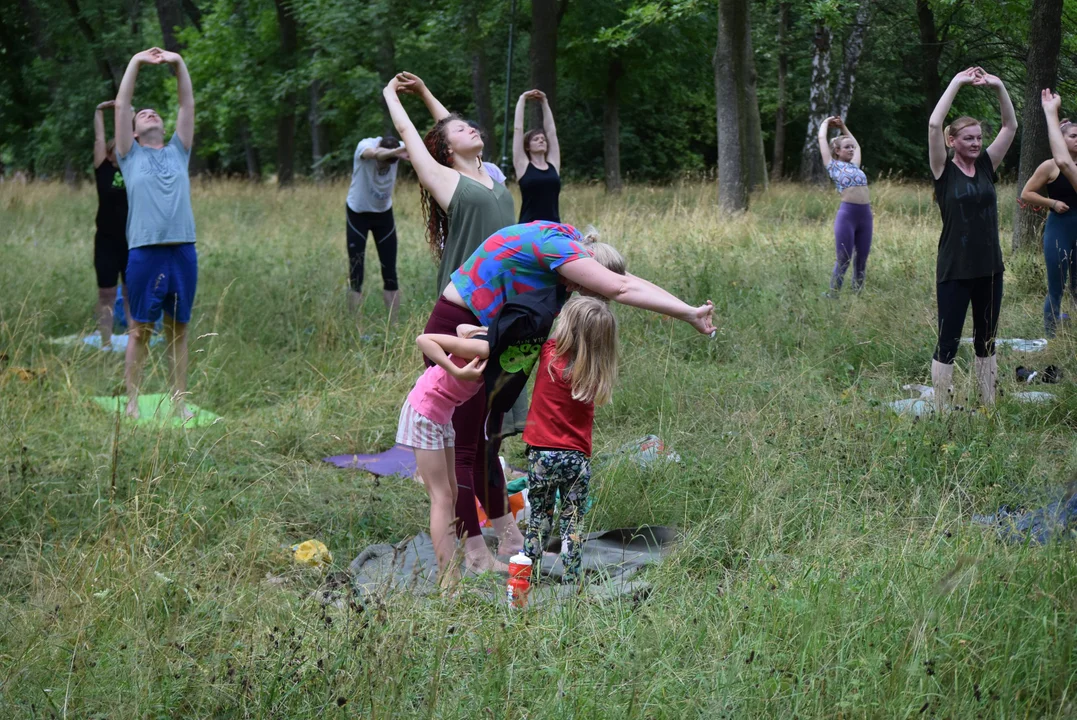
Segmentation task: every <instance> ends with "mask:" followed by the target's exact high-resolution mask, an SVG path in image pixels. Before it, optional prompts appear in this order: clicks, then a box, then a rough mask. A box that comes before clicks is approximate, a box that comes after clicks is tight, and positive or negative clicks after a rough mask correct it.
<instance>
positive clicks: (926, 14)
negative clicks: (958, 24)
mask: <svg viewBox="0 0 1077 720" xmlns="http://www.w3.org/2000/svg"><path fill="white" fill-rule="evenodd" d="M916 18H917V21H918V22H919V25H920V88H921V89H922V91H923V93H924V104H923V113H924V117H930V115H931V112H932V111H933V110H934V109H935V103H937V102H938V101H939V96H940V95H941V94H942V88H941V86H940V85H939V60H940V59H941V58H942V43H941V42H939V31H938V28H937V27H936V26H935V13H934V12H932V10H931V3H930V2H929V0H916Z"/></svg>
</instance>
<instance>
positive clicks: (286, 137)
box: [157, 0, 299, 188]
mask: <svg viewBox="0 0 1077 720" xmlns="http://www.w3.org/2000/svg"><path fill="white" fill-rule="evenodd" d="M157 1H158V2H161V0H157ZM286 2H287V0H273V3H274V5H276V7H277V23H278V25H279V27H280V61H281V70H282V71H285V72H287V71H289V70H293V69H294V68H295V52H296V48H297V47H298V45H299V28H298V27H297V25H296V22H295V17H294V16H293V15H292V10H291V8H290V7H289V6H288V5H286V4H285V3H286ZM297 102H298V97H297V93H296V91H295V88H289V89H288V90H287V91H286V92H285V93H284V96H283V97H281V99H280V104H279V105H278V107H277V186H278V187H282V188H283V187H287V186H289V185H291V184H292V180H293V177H294V174H295V106H296V103H297Z"/></svg>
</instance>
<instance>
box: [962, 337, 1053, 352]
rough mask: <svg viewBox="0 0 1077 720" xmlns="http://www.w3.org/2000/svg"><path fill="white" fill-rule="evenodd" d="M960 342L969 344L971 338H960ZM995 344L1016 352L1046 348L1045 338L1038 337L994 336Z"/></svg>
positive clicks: (1038, 350) (1037, 350)
mask: <svg viewBox="0 0 1077 720" xmlns="http://www.w3.org/2000/svg"><path fill="white" fill-rule="evenodd" d="M961 342H963V343H966V344H969V345H971V344H972V338H961ZM995 345H1005V346H1007V347H1009V348H1010V349H1011V350H1016V351H1017V352H1024V353H1030V352H1040V351H1041V350H1046V349H1047V340H1046V338H1038V339H1036V340H1026V339H1024V338H996V339H995Z"/></svg>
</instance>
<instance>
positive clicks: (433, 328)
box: [382, 73, 523, 572]
mask: <svg viewBox="0 0 1077 720" xmlns="http://www.w3.org/2000/svg"><path fill="white" fill-rule="evenodd" d="M398 93H407V94H411V95H418V96H420V97H422V99H423V102H424V103H425V104H426V107H427V109H428V110H430V114H431V115H433V116H434V119H435V120H436V121H437V123H436V124H435V125H434V129H433V130H431V131H430V132H429V133H427V135H426V138H425V140H424V139H423V138H420V137H419V132H418V131H417V130H416V129H415V125H414V124H413V123H412V122H411V120H410V119H409V118H408V114H407V112H406V111H405V110H404V106H403V105H402V104H401V102H400V97H399V96H398ZM382 95H383V96H384V97H385V104H386V105H387V106H388V107H389V113H390V115H392V118H393V125H395V126H396V131H397V134H398V135H399V137H400V138H401V139H402V140H403V141H404V146H405V147H406V148H407V152H408V157H409V158H410V159H411V166H412V167H413V168H415V173H416V174H417V175H418V176H419V183H420V184H421V185H422V203H423V214H424V216H425V217H426V231H427V240H428V241H429V243H430V249H431V250H432V251H433V253H434V257H435V258H437V259H438V261H439V266H438V286H437V293H438V296H439V298H438V301H437V304H435V305H434V310H433V312H432V313H431V315H430V320H428V321H427V323H426V330H425V331H424V332H427V333H437V334H447V335H455V334H456V328H457V326H458V325H460V324H472V325H478V324H480V323H479V322H478V319H476V318H475V316H474V315H472V313H471V312H470V311H469V310H467V309H466V308H461V307H459V306H457V305H454V304H452V303H450V302H449V301H447V300H445V298H443V297H440V296H441V294H442V293H443V292H444V291H445V288H446V287H447V286H448V285H449V284H450V280H449V276H450V275H452V273H453V272H454V271H455V270H456V269H457V268H459V267H460V266H461V265H463V264H464V261H465V260H467V259H468V258H469V257H471V255H472V253H474V252H475V250H476V249H477V248H478V247H479V245H481V244H482V243H483V241H485V240H486V238H488V237H490V236H491V235H493V234H494V233H496V232H497V231H498V230H500V229H501V228H504V227H508V226H510V225H513V224H514V223H515V218H516V212H515V208H514V207H513V202H512V195H511V194H510V193H509V191H508V189H507V188H505V186H504V185H502V184H501V183H499V182H495V181H494V179H493V178H492V177H490V175H489V173H487V172H486V169H485V168H484V167H483V166H482V162H481V154H482V147H483V145H482V137H481V136H480V135H479V133H478V131H477V130H475V129H474V128H473V127H471V126H470V125H468V124H467V123H466V122H464V121H463V120H461V119H460V118H459V117H457V116H456V115H452V114H450V113H449V112H448V111H447V110H446V109H445V108H444V106H442V105H441V103H439V102H438V101H437V99H436V98H435V97H434V96H433V94H432V93H431V92H430V90H429V89H427V87H426V85H425V84H423V81H422V80H420V79H419V78H418V77H416V76H415V75H412V74H411V73H400V74H398V75H397V76H396V77H394V78H393V79H392V80H391V81H390V82H389V84H388V85H386V86H385V90H384V91H383V93H382ZM426 362H427V364H428V365H431V364H433V363H431V362H430V361H429V360H427V361H426ZM485 413H486V393H485V392H484V391H482V390H480V392H478V393H476V394H475V395H474V396H473V397H472V398H471V399H470V400H468V401H467V402H465V403H464V404H463V405H460V406H459V407H457V408H456V410H455V412H454V413H453V429H454V430H455V431H456V441H455V458H454V463H453V465H454V470H455V475H456V498H455V504H456V515H457V517H458V518H459V519H460V520H461V522H460V524H459V525H458V526H457V533H458V534H459V535H466V532H465V531H464V528H465V526H468V525H470V526H472V527H477V525H478V520H477V518H476V514H477V513H476V510H475V500H476V498H477V499H478V500H479V502H481V503H482V506H483V509H484V510H485V511H486V514H487V516H488V517H489V518H490V522H491V523H492V524H493V525H494V528H495V529H496V530H497V533H498V536H499V538H500V540H501V543H500V550H503V551H506V552H508V551H510V550H517V551H518V550H519V549H520V548H522V547H523V535H521V534H520V530H519V528H517V527H516V524H515V522H513V518H512V514H511V513H509V511H508V506H507V502H506V498H505V492H504V487H501V486H500V484H499V485H498V486H497V487H492V486H491V484H490V482H489V480H488V479H487V473H486V440H485V433H484V431H483V427H484V422H483V418H484V417H485ZM508 554H511V552H509V553H508ZM464 555H465V557H464V565H465V568H466V569H468V570H473V571H480V572H481V571H483V570H502V571H504V570H507V568H506V566H505V565H504V564H503V563H500V562H498V560H497V559H496V558H495V557H494V556H493V554H492V553H491V552H490V551H489V550H488V549H487V547H486V543H485V541H484V540H483V539H482V537H481V536H478V537H469V538H467V539H466V540H465V542H464Z"/></svg>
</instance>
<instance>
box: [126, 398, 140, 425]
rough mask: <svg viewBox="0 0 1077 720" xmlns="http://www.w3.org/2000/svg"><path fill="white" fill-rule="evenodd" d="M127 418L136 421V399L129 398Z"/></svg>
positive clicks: (137, 415) (137, 414)
mask: <svg viewBox="0 0 1077 720" xmlns="http://www.w3.org/2000/svg"><path fill="white" fill-rule="evenodd" d="M127 417H129V418H131V419H132V420H138V418H139V412H138V398H131V399H130V400H128V401H127Z"/></svg>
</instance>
